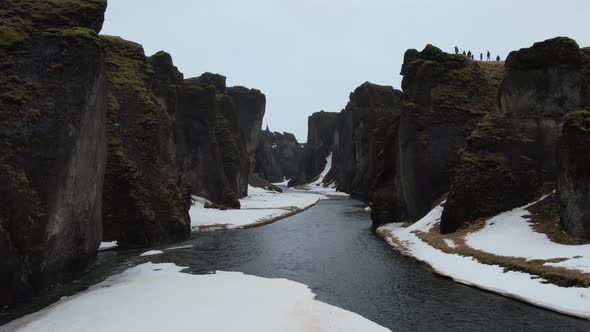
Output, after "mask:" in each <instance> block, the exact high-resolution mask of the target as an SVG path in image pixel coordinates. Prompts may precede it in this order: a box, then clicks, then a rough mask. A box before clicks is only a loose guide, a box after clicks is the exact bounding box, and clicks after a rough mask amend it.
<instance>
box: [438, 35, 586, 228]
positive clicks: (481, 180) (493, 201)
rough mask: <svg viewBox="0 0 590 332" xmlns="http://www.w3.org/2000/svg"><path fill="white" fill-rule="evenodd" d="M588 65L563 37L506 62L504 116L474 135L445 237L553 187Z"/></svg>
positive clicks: (444, 223) (445, 220) (452, 196)
mask: <svg viewBox="0 0 590 332" xmlns="http://www.w3.org/2000/svg"><path fill="white" fill-rule="evenodd" d="M587 63H588V62H587V60H585V55H584V52H583V50H580V49H579V47H578V46H577V44H576V43H575V42H574V41H573V40H571V39H568V38H562V37H560V38H554V39H550V40H547V41H544V42H540V43H536V44H535V45H533V46H532V47H531V48H526V49H521V50H519V51H516V52H512V53H511V54H510V55H509V56H508V58H507V61H506V75H505V76H504V79H503V81H502V84H501V87H500V90H499V104H500V105H499V106H500V110H501V112H502V113H501V114H498V115H494V116H488V117H486V118H484V120H483V121H482V122H481V123H480V124H479V125H478V127H477V128H476V129H475V130H474V131H473V132H472V133H471V134H470V137H469V140H468V145H467V147H466V150H465V152H464V153H463V154H462V156H461V164H460V167H459V168H458V170H457V174H456V176H455V180H454V182H453V187H452V190H451V191H450V193H449V197H448V200H447V203H446V205H445V210H444V213H443V216H442V219H441V231H442V232H443V233H446V232H454V231H455V230H457V229H458V228H459V227H461V226H462V225H463V224H464V223H466V222H471V221H474V220H476V219H478V218H481V217H489V216H493V215H496V214H498V213H500V212H502V211H506V210H510V209H512V208H515V207H518V206H522V205H524V204H526V203H527V202H530V201H532V200H534V199H535V198H536V197H538V196H539V195H540V194H541V193H542V192H543V191H544V189H545V191H546V188H547V187H552V185H551V184H553V187H554V183H555V179H556V167H557V165H556V158H555V156H556V144H557V137H558V135H559V131H560V129H559V126H560V122H561V117H562V116H563V115H564V114H566V113H567V112H570V111H573V110H575V109H576V108H578V107H580V106H581V105H582V100H583V98H584V97H583V95H584V92H583V91H584V90H585V84H586V83H585V82H587V81H588V79H587V78H585V75H586V74H585V72H586V73H587V69H588V68H590V67H587ZM586 77H590V76H587V75H586Z"/></svg>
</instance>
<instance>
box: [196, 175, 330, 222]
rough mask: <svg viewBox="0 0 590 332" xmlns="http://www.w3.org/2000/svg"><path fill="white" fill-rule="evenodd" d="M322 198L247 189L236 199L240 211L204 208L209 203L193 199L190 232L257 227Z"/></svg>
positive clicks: (294, 193)
mask: <svg viewBox="0 0 590 332" xmlns="http://www.w3.org/2000/svg"><path fill="white" fill-rule="evenodd" d="M322 199H328V197H327V196H325V195H323V194H315V193H308V192H300V191H299V192H298V191H296V190H289V189H286V188H285V190H284V191H283V192H282V193H279V192H275V191H269V190H266V189H262V188H256V187H252V186H250V187H249V188H248V196H247V197H244V198H242V199H240V204H241V208H240V209H238V210H219V209H212V208H206V207H205V206H206V205H207V204H208V203H210V202H208V201H207V200H206V199H203V198H200V197H194V200H193V202H194V203H193V205H192V207H191V209H190V211H189V214H190V217H191V227H192V229H193V231H215V230H223V229H241V228H252V227H258V226H262V225H267V224H270V223H273V222H276V221H278V220H281V219H284V218H287V217H290V216H293V215H295V214H297V213H300V212H303V211H305V210H307V209H309V208H310V207H312V206H313V205H315V204H316V203H317V202H318V201H320V200H322Z"/></svg>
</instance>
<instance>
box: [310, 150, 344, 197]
mask: <svg viewBox="0 0 590 332" xmlns="http://www.w3.org/2000/svg"><path fill="white" fill-rule="evenodd" d="M331 169H332V152H330V154H329V155H328V156H327V157H326V166H325V167H324V170H323V171H322V173H320V176H319V177H318V179H317V180H315V181H314V182H312V183H309V184H307V185H305V186H303V187H304V188H305V189H304V190H306V191H308V192H311V193H318V194H324V195H329V196H345V197H348V196H350V195H349V194H347V193H344V192H340V191H336V186H335V185H334V184H331V185H329V186H327V187H324V183H323V182H324V178H325V177H326V175H328V172H330V170H331Z"/></svg>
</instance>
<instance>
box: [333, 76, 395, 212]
mask: <svg viewBox="0 0 590 332" xmlns="http://www.w3.org/2000/svg"><path fill="white" fill-rule="evenodd" d="M400 111H401V91H399V90H395V89H394V88H392V87H390V86H381V85H376V84H371V83H369V82H366V83H364V84H363V85H361V86H359V87H358V88H356V89H355V90H354V92H353V93H351V94H350V101H349V102H348V104H347V105H346V108H345V109H344V110H343V111H342V113H340V116H339V119H338V128H337V130H336V137H337V142H336V144H335V147H334V155H333V165H334V167H332V169H331V171H330V174H328V176H327V177H328V180H327V181H331V180H332V179H333V180H335V181H336V183H337V187H338V190H341V191H344V192H348V193H351V194H352V195H353V196H356V197H359V198H362V199H365V200H369V201H370V200H371V197H372V193H373V192H374V190H375V187H376V186H378V185H379V183H377V177H378V176H379V175H380V174H381V173H382V170H383V168H384V161H385V155H386V153H387V154H389V153H391V152H393V156H388V157H392V158H391V159H392V160H391V161H395V155H396V153H395V151H386V149H387V146H386V145H388V143H389V142H388V139H394V140H395V137H393V136H394V132H395V133H397V131H396V129H397V128H396V127H397V123H398V122H399V116H400ZM382 175H384V174H382Z"/></svg>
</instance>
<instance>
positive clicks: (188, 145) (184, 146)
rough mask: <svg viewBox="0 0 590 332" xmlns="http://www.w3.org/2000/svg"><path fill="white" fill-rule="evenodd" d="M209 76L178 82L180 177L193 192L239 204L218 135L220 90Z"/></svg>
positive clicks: (177, 126)
mask: <svg viewBox="0 0 590 332" xmlns="http://www.w3.org/2000/svg"><path fill="white" fill-rule="evenodd" d="M220 77H222V76H220ZM209 78H212V77H209V75H204V76H203V77H202V80H199V79H195V78H193V79H188V80H185V81H184V82H183V83H182V84H181V85H180V86H178V105H177V111H176V121H175V127H174V130H175V132H174V142H175V148H176V158H177V160H176V162H177V167H178V174H179V181H180V183H182V184H184V185H186V186H188V187H189V188H190V190H191V193H192V194H193V195H197V196H201V197H205V198H207V199H209V200H211V201H213V202H216V203H219V204H222V205H226V206H229V207H239V201H238V196H237V194H236V192H234V191H232V190H231V189H230V185H229V181H228V179H227V178H226V176H225V171H224V164H223V159H222V158H223V157H222V152H221V148H220V144H219V143H218V138H217V131H218V130H217V122H218V116H217V111H218V100H217V90H216V88H215V85H214V84H210V82H211V80H210V79H209ZM218 84H219V83H218ZM223 89H225V78H223Z"/></svg>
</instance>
